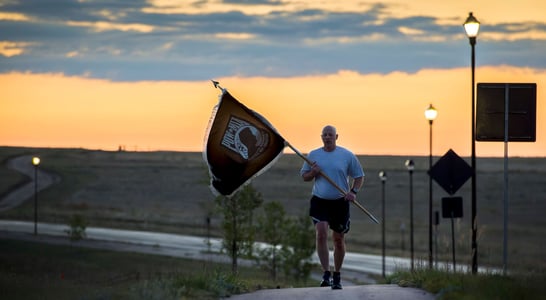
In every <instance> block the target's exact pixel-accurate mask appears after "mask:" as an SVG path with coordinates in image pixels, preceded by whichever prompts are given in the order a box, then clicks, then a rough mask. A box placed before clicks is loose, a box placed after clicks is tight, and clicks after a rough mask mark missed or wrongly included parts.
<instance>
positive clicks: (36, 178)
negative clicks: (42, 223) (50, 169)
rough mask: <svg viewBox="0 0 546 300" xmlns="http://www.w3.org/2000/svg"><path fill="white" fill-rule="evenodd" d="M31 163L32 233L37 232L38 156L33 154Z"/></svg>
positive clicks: (35, 233)
mask: <svg viewBox="0 0 546 300" xmlns="http://www.w3.org/2000/svg"><path fill="white" fill-rule="evenodd" d="M32 164H33V165H34V235H37V234H38V165H39V164H40V158H39V157H38V156H34V157H33V158H32Z"/></svg>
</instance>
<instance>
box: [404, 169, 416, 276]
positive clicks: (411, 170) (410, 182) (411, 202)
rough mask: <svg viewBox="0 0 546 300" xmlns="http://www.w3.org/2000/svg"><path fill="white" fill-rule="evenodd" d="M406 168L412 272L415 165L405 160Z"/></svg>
mask: <svg viewBox="0 0 546 300" xmlns="http://www.w3.org/2000/svg"><path fill="white" fill-rule="evenodd" d="M406 168H407V169H408V172H409V185H410V194H409V196H410V197H409V199H410V252H411V270H412V271H413V266H414V264H413V169H414V168H415V164H414V163H413V160H411V159H408V160H406Z"/></svg>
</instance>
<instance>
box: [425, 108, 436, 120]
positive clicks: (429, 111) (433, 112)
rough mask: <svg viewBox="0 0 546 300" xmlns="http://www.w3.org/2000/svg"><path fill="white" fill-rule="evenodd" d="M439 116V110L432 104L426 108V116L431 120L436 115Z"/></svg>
mask: <svg viewBox="0 0 546 300" xmlns="http://www.w3.org/2000/svg"><path fill="white" fill-rule="evenodd" d="M437 116H438V111H437V110H436V108H434V106H432V104H430V105H429V106H428V108H427V109H426V110H425V118H426V119H427V120H429V121H431V122H432V121H434V120H435V119H436V117H437Z"/></svg>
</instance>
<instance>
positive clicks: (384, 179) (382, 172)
mask: <svg viewBox="0 0 546 300" xmlns="http://www.w3.org/2000/svg"><path fill="white" fill-rule="evenodd" d="M379 178H381V181H387V172H385V171H381V172H379Z"/></svg>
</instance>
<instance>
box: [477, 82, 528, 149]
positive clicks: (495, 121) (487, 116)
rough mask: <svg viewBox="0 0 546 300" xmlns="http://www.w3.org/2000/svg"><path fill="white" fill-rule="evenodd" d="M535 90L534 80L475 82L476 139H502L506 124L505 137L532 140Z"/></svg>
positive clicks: (496, 140)
mask: <svg viewBox="0 0 546 300" xmlns="http://www.w3.org/2000/svg"><path fill="white" fill-rule="evenodd" d="M536 94H537V91H536V83H478V97H477V98H478V99H477V105H476V141H485V142H502V141H505V127H504V126H505V125H507V126H508V137H507V141H509V142H535V141H536V107H537V104H536ZM507 104H508V116H506V114H505V112H506V105H507ZM506 117H507V119H506Z"/></svg>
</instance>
